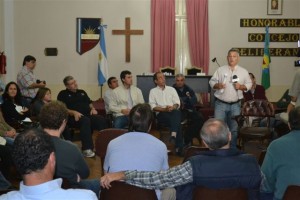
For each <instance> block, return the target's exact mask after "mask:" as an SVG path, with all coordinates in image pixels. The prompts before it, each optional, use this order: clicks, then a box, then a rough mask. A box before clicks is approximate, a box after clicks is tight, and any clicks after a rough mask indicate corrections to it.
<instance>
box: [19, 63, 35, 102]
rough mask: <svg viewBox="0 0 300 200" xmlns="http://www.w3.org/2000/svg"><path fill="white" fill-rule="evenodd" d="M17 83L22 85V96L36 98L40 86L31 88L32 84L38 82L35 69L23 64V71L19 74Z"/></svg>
mask: <svg viewBox="0 0 300 200" xmlns="http://www.w3.org/2000/svg"><path fill="white" fill-rule="evenodd" d="M17 83H18V86H19V87H20V90H21V93H22V96H24V97H30V98H34V97H35V96H36V93H37V92H38V90H39V89H38V88H29V86H30V85H32V84H33V83H36V78H35V76H34V74H33V71H32V70H30V69H28V68H27V67H26V66H23V67H22V69H21V71H20V72H19V73H18V75H17Z"/></svg>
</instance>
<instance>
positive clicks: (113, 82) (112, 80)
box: [103, 76, 119, 113]
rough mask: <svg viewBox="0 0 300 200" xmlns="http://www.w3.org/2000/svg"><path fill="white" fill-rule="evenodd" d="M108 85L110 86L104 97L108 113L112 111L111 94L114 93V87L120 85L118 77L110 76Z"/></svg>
mask: <svg viewBox="0 0 300 200" xmlns="http://www.w3.org/2000/svg"><path fill="white" fill-rule="evenodd" d="M107 85H108V87H109V88H108V89H107V90H106V91H105V94H104V97H103V99H104V103H105V111H106V113H110V111H109V102H110V101H111V95H112V91H113V89H115V88H117V87H119V84H118V79H117V78H116V77H113V76H112V77H109V79H108V80H107Z"/></svg>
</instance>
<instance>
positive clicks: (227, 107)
mask: <svg viewBox="0 0 300 200" xmlns="http://www.w3.org/2000/svg"><path fill="white" fill-rule="evenodd" d="M240 113H241V102H240V101H239V102H237V103H234V104H226V103H223V102H221V101H219V100H217V99H216V101H215V118H216V119H220V120H223V121H224V122H225V123H226V124H227V125H228V127H229V130H230V132H231V143H230V147H231V148H236V145H237V134H238V124H237V122H236V120H235V119H234V117H235V116H237V115H240Z"/></svg>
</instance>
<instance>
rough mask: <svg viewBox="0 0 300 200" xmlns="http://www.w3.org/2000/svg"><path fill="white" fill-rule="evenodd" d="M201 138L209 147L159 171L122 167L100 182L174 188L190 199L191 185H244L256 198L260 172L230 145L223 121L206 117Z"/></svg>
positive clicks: (251, 160)
mask: <svg viewBox="0 0 300 200" xmlns="http://www.w3.org/2000/svg"><path fill="white" fill-rule="evenodd" d="M201 138H202V140H203V143H204V145H205V146H206V147H208V148H209V150H210V151H203V152H202V153H201V154H199V155H196V156H193V157H191V158H189V160H188V161H187V162H185V163H183V164H182V165H179V166H176V167H173V168H170V169H169V170H166V171H161V172H138V171H125V172H117V173H108V174H106V175H104V176H103V177H102V178H101V185H102V186H103V187H105V188H109V187H111V185H110V183H111V182H112V181H115V180H125V181H126V182H127V183H129V184H132V185H135V186H139V187H143V188H148V189H163V188H167V187H175V186H179V185H182V186H180V187H179V188H177V195H176V197H177V199H179V200H180V199H185V200H187V199H192V194H193V189H194V187H196V186H204V187H207V188H210V189H221V188H245V189H248V194H249V199H257V195H258V190H259V187H260V182H261V172H260V168H259V165H258V163H257V161H256V158H255V157H254V156H253V155H249V154H244V153H242V152H240V151H239V150H238V149H236V148H230V140H231V133H230V131H229V129H228V127H227V125H226V124H225V123H224V122H223V121H221V120H218V119H209V120H207V121H206V122H205V123H204V125H203V127H202V130H201Z"/></svg>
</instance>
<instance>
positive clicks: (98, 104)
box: [92, 98, 113, 128]
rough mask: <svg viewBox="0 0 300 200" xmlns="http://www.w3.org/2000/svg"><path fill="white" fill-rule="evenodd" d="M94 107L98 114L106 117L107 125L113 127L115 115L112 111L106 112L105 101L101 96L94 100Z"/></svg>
mask: <svg viewBox="0 0 300 200" xmlns="http://www.w3.org/2000/svg"><path fill="white" fill-rule="evenodd" d="M92 104H93V106H94V108H95V109H96V110H97V112H98V115H101V116H102V117H104V118H105V119H106V123H107V127H108V128H112V127H113V116H112V114H110V113H106V110H105V102H104V99H103V98H99V99H98V100H96V101H93V102H92Z"/></svg>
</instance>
